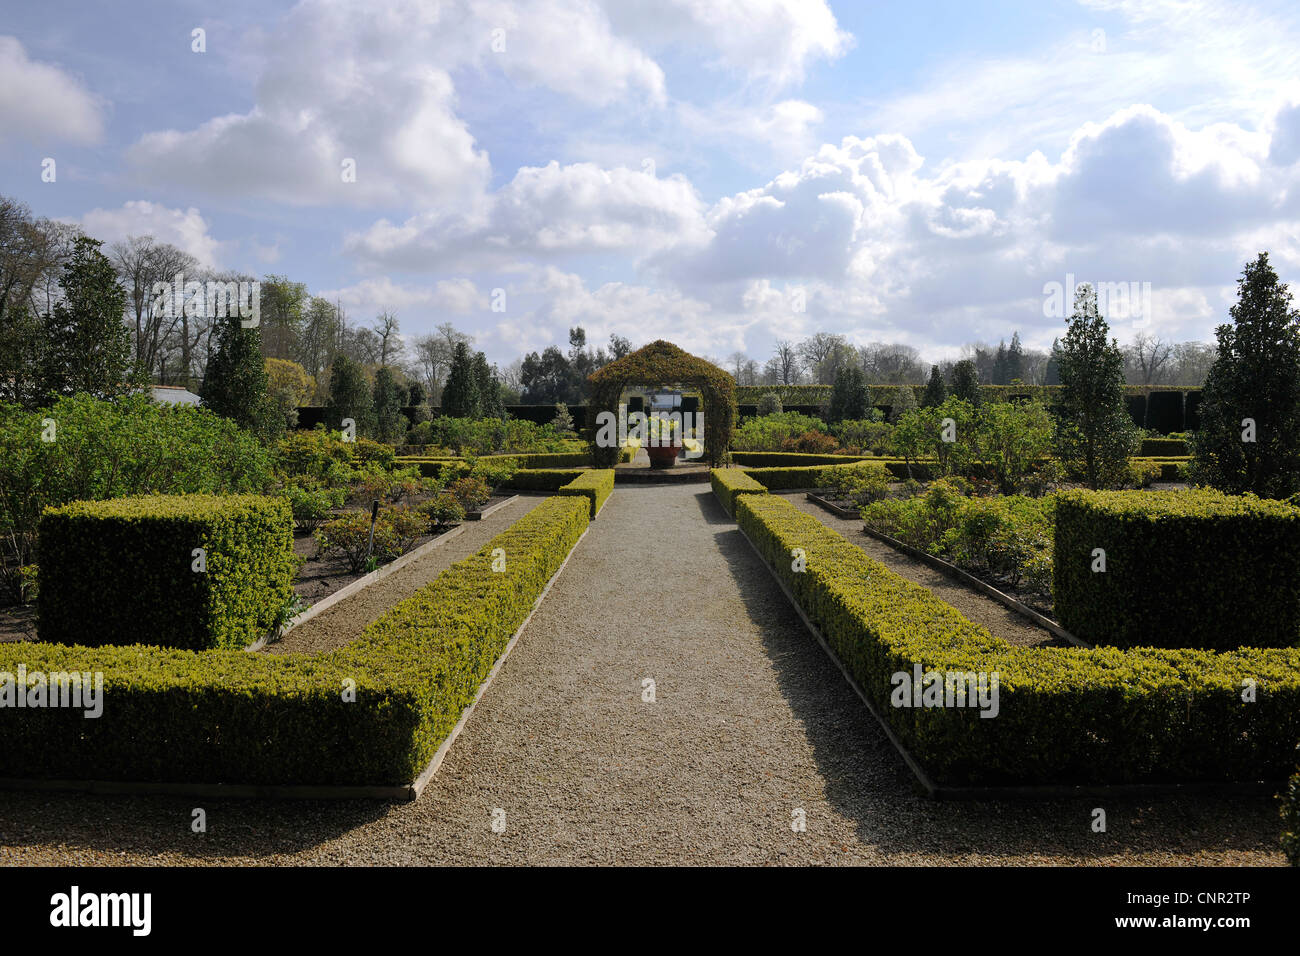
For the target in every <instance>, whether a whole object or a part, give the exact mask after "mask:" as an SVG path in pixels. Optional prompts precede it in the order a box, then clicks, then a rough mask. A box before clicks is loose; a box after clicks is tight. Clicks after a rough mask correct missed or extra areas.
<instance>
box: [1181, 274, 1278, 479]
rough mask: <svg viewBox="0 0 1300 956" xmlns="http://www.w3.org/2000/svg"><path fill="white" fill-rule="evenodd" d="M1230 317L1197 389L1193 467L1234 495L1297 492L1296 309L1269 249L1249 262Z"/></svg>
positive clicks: (1238, 285)
mask: <svg viewBox="0 0 1300 956" xmlns="http://www.w3.org/2000/svg"><path fill="white" fill-rule="evenodd" d="M1229 314H1230V315H1231V316H1232V324H1231V325H1221V326H1219V327H1218V329H1217V330H1216V334H1217V336H1218V342H1219V349H1218V358H1216V359H1215V361H1214V364H1213V365H1212V366H1210V371H1209V374H1208V375H1206V378H1205V387H1204V389H1203V390H1202V392H1201V405H1200V417H1201V423H1200V428H1199V429H1198V430H1197V433H1196V436H1195V439H1194V441H1193V449H1194V454H1195V456H1196V462H1195V466H1194V469H1193V472H1194V474H1195V476H1196V478H1197V480H1198V481H1200V482H1202V483H1204V484H1208V485H1211V486H1213V487H1215V488H1218V489H1219V490H1221V491H1226V492H1229V493H1231V494H1243V493H1245V492H1248V491H1249V492H1254V493H1255V494H1257V495H1260V496H1262V497H1265V498H1285V497H1287V496H1288V495H1292V494H1295V493H1296V492H1297V491H1300V310H1297V309H1294V308H1292V307H1291V293H1290V292H1289V291H1288V290H1287V287H1286V284H1285V283H1282V282H1279V281H1278V277H1277V273H1276V272H1274V271H1273V267H1272V266H1271V265H1269V261H1268V253H1266V252H1261V253H1260V254H1259V258H1257V259H1256V260H1255V261H1254V262H1252V263H1249V264H1247V266H1246V268H1245V270H1244V271H1243V272H1242V275H1241V278H1240V279H1239V280H1238V281H1237V302H1236V303H1235V304H1234V305H1233V306H1232V308H1231V309H1229ZM1247 420H1250V422H1253V424H1254V427H1253V429H1252V431H1253V434H1251V433H1250V432H1248V431H1247V429H1248V427H1249V426H1248V423H1247ZM1248 438H1249V439H1250V440H1247V439H1248Z"/></svg>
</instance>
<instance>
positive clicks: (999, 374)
mask: <svg viewBox="0 0 1300 956" xmlns="http://www.w3.org/2000/svg"><path fill="white" fill-rule="evenodd" d="M1008 381H1009V379H1008V378H1007V343H1006V342H999V343H998V354H997V357H996V358H995V359H994V360H993V384H994V385H1005V384H1007V382H1008Z"/></svg>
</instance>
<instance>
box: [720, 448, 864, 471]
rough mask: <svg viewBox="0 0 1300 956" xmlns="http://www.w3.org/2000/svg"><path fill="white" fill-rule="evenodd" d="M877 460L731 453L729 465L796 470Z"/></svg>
mask: <svg viewBox="0 0 1300 956" xmlns="http://www.w3.org/2000/svg"><path fill="white" fill-rule="evenodd" d="M878 460H879V459H874V458H872V457H871V456H870V455H814V454H810V453H807V452H798V451H733V452H732V453H731V463H732V464H733V465H742V466H744V467H746V468H791V467H795V468H798V467H805V466H809V465H847V464H851V463H853V462H858V461H878Z"/></svg>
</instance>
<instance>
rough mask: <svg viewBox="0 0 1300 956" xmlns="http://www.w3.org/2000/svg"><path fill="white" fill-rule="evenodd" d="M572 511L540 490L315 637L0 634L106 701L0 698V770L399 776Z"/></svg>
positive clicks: (456, 701) (4, 653) (303, 778)
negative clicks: (15, 703) (208, 647)
mask: <svg viewBox="0 0 1300 956" xmlns="http://www.w3.org/2000/svg"><path fill="white" fill-rule="evenodd" d="M286 518H287V515H286ZM587 521H588V519H587V507H586V503H585V502H582V501H579V500H576V499H573V498H552V499H550V500H548V501H544V502H542V503H541V504H540V505H538V506H537V507H536V508H534V509H533V510H532V511H531V512H529V513H528V514H527V515H525V516H524V517H522V518H521V519H519V521H517V522H515V524H514V525H513V526H511V527H510V528H509V529H507V530H506V531H505V532H503V533H502V534H499V535H497V536H496V537H495V538H493V539H492V540H491V541H490V542H488V543H487V544H486V545H484V547H483V548H482V549H481V550H480V551H479V552H478V553H477V554H475V555H473V556H472V557H469V558H467V559H465V560H464V561H460V562H458V563H456V564H454V565H453V566H452V567H450V568H448V569H447V570H446V571H444V572H443V573H442V574H441V575H440V576H439V577H438V578H437V580H435V581H433V582H432V583H431V584H429V585H427V586H426V587H425V588H423V589H422V590H421V591H419V592H417V593H416V594H415V595H413V596H412V597H410V598H408V599H407V600H406V601H403V602H402V603H401V604H399V605H397V606H396V607H395V608H393V609H392V610H390V611H389V612H387V613H386V614H384V615H383V616H382V617H380V618H379V619H378V620H377V621H375V622H374V623H372V624H370V625H369V626H368V627H367V628H366V631H365V633H364V634H363V635H362V637H361V638H360V639H359V640H357V641H354V642H352V643H351V644H348V645H347V646H346V647H343V648H341V649H339V650H336V651H332V652H329V653H324V654H291V655H271V654H249V653H245V652H244V651H242V650H239V651H227V650H217V651H206V652H202V653H196V652H192V651H181V650H170V649H166V648H157V647H147V648H140V647H124V648H119V647H104V648H99V649H89V648H84V647H63V646H60V645H54V644H41V643H18V644H0V670H3V671H8V672H10V673H15V672H16V671H17V669H18V665H19V664H20V663H21V664H25V665H26V667H27V669H28V672H29V675H30V674H31V673H32V672H36V671H41V672H45V673H55V672H60V671H62V672H71V671H78V672H90V673H94V672H100V673H102V674H103V677H104V686H103V699H104V701H105V705H104V718H103V719H98V720H86V719H85V718H84V717H83V714H82V712H81V711H78V710H73V709H69V708H40V709H22V710H19V709H15V708H0V738H2V739H3V740H4V746H3V747H0V777H20V778H35V779H63V780H85V779H94V780H115V781H123V780H125V781H161V782H190V783H230V784H261V785H285V784H295V785H401V784H406V783H409V782H410V781H412V780H414V779H415V777H416V776H417V775H418V774H419V773H420V772H421V771H423V770H424V768H425V767H426V766H427V765H428V763H429V761H430V759H431V758H432V757H433V755H434V753H435V752H436V751H437V749H438V747H439V745H441V743H442V742H443V741H444V740H445V739H446V737H447V735H448V734H449V733H450V731H451V729H452V728H453V727H454V726H455V724H456V722H457V721H458V720H459V719H460V717H461V714H462V712H463V711H464V709H465V708H466V707H467V706H468V705H469V703H470V702H471V701H472V700H473V699H474V695H475V694H476V693H477V692H478V688H479V686H480V685H481V684H482V682H483V680H484V679H485V678H486V676H487V674H488V672H489V670H490V669H491V667H492V666H493V664H494V663H495V662H496V660H497V658H499V657H500V655H501V652H502V650H504V648H505V646H506V643H507V642H508V641H509V640H510V637H511V636H512V635H513V634H514V632H515V631H516V630H518V628H519V626H520V625H521V624H522V623H523V621H524V619H525V618H526V617H527V615H528V614H529V612H530V611H531V610H532V607H533V605H534V604H535V602H536V600H537V598H538V596H539V595H540V594H541V592H542V589H543V588H544V587H545V586H546V582H547V581H548V580H550V578H551V577H552V576H553V575H554V574H555V572H556V571H557V570H558V569H559V567H560V564H561V563H562V562H563V561H564V559H565V557H566V556H567V555H568V553H569V551H570V550H571V549H572V547H573V545H574V543H575V542H576V541H577V540H578V537H579V536H580V535H581V534H582V532H583V531H584V530H585V529H586V527H587ZM497 548H501V549H502V550H504V551H505V553H506V554H507V555H508V561H507V564H506V567H505V570H504V571H494V570H493V569H492V562H493V551H494V549H497ZM345 689H350V690H351V691H353V694H352V695H350V696H345V695H344V694H343V691H344V690H345Z"/></svg>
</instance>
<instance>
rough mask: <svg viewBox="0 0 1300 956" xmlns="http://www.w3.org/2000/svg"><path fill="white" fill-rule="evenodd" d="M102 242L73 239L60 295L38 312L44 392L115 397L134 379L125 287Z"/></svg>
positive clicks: (55, 394)
mask: <svg viewBox="0 0 1300 956" xmlns="http://www.w3.org/2000/svg"><path fill="white" fill-rule="evenodd" d="M100 245H101V243H100V242H99V241H98V240H95V239H90V238H87V237H86V236H81V237H79V238H78V239H77V240H76V242H75V243H74V244H73V247H72V255H71V257H70V258H69V259H68V261H67V262H66V263H65V264H64V267H63V274H62V275H61V276H60V277H59V288H61V289H62V290H63V298H62V299H61V300H60V301H59V302H56V303H55V304H54V308H53V310H51V311H50V312H47V313H46V314H45V315H44V316H43V317H42V321H41V325H42V333H41V335H42V338H43V340H44V354H43V355H42V357H41V363H40V391H41V392H42V393H43V394H45V395H49V396H52V397H58V396H60V395H68V394H73V393H77V392H84V393H86V394H88V395H94V396H96V397H97V398H113V397H115V396H119V395H124V394H126V393H127V392H129V391H131V390H132V388H133V387H134V386H136V385H137V384H138V382H136V381H135V379H136V376H135V374H134V369H133V363H132V359H131V333H130V331H129V330H128V329H127V327H126V326H125V325H124V324H123V322H122V316H123V312H124V310H125V308H126V291H125V290H124V289H123V288H122V287H121V286H120V285H118V284H117V273H116V271H115V270H114V268H113V263H112V262H111V261H110V260H109V258H108V257H107V256H106V255H104V254H103V253H102V252H100V251H99V247H100Z"/></svg>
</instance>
